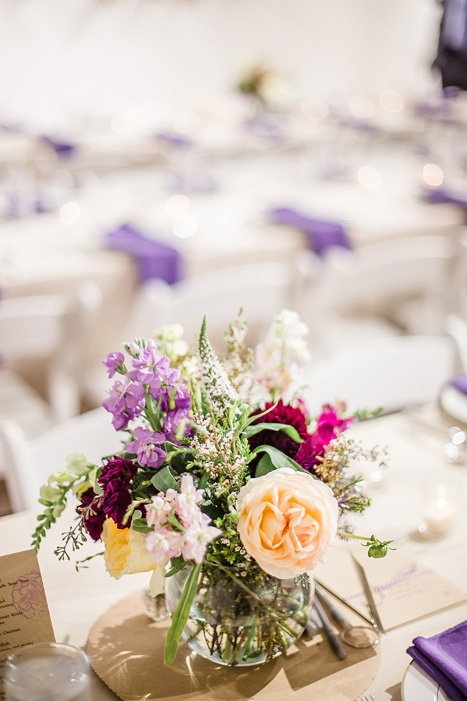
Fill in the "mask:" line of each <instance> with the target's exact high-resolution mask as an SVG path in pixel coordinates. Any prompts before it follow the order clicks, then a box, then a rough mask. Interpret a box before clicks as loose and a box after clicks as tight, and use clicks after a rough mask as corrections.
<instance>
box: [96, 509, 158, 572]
mask: <svg viewBox="0 0 467 701" xmlns="http://www.w3.org/2000/svg"><path fill="white" fill-rule="evenodd" d="M101 538H102V540H103V541H104V543H105V553H104V558H105V566H106V569H107V571H108V572H109V574H110V575H111V576H112V577H114V578H115V579H120V577H121V576H122V574H134V573H135V572H148V571H149V570H153V569H155V568H156V567H157V563H156V562H154V560H153V559H152V557H151V556H150V555H149V554H148V553H147V552H146V550H145V548H144V535H143V534H142V533H138V532H137V531H133V530H132V529H131V528H117V524H116V523H115V521H113V520H112V519H111V518H108V519H106V520H105V521H104V527H103V530H102V536H101Z"/></svg>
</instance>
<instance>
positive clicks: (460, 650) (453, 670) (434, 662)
mask: <svg viewBox="0 0 467 701" xmlns="http://www.w3.org/2000/svg"><path fill="white" fill-rule="evenodd" d="M412 642H413V645H412V646H411V647H409V648H408V650H407V652H408V654H409V655H410V656H411V657H412V658H413V659H414V660H415V662H416V663H417V664H418V665H419V666H420V667H421V668H422V669H423V670H424V671H425V672H427V674H429V675H430V677H432V679H433V680H434V681H435V682H436V683H437V684H439V685H440V687H441V688H442V689H444V691H445V692H446V693H447V694H448V695H449V696H450V697H451V698H452V699H453V701H467V621H463V623H459V625H457V626H455V627H454V628H449V629H448V630H445V631H443V632H442V633H438V634H437V635H433V636H432V637H431V638H424V637H422V636H421V635H420V636H418V637H417V638H414V639H413V641H412Z"/></svg>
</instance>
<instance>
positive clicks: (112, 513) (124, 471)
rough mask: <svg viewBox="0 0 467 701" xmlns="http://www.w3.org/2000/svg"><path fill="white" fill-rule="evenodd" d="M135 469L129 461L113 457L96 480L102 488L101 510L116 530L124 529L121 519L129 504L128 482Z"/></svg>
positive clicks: (136, 467) (135, 466)
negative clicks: (111, 521) (114, 525)
mask: <svg viewBox="0 0 467 701" xmlns="http://www.w3.org/2000/svg"><path fill="white" fill-rule="evenodd" d="M137 469H138V466H137V465H135V464H134V463H133V462H132V461H131V460H128V459H127V458H119V457H118V456H115V457H114V458H113V459H112V460H109V461H108V462H107V463H106V464H105V465H104V466H103V467H102V470H101V474H100V475H99V477H98V479H97V481H98V483H99V485H100V486H101V487H102V497H101V506H102V510H103V511H104V513H105V515H106V516H108V517H109V518H111V519H112V520H113V521H115V523H116V524H117V527H118V528H126V525H124V524H123V517H124V516H125V513H126V510H127V509H128V507H129V506H130V504H131V495H130V482H131V480H132V478H133V477H134V476H135V474H136V472H137Z"/></svg>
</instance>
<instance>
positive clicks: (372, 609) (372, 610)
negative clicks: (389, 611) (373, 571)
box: [350, 553, 384, 635]
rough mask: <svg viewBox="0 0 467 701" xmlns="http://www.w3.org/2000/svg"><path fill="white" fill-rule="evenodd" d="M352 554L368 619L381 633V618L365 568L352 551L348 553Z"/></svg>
mask: <svg viewBox="0 0 467 701" xmlns="http://www.w3.org/2000/svg"><path fill="white" fill-rule="evenodd" d="M350 554H351V556H352V560H353V563H354V565H355V569H356V570H357V575H358V579H359V581H360V585H361V587H362V589H363V593H364V594H365V599H366V603H367V606H368V612H369V614H370V620H371V624H372V625H373V627H374V628H375V630H376V632H377V633H378V634H379V635H381V634H382V633H384V628H383V624H382V623H381V618H380V617H379V613H378V609H377V608H376V604H375V600H374V598H373V594H372V591H371V588H370V585H369V584H368V579H367V577H366V574H365V570H364V569H363V567H362V565H361V564H360V563H359V561H358V560H357V558H356V557H355V555H354V554H353V553H350Z"/></svg>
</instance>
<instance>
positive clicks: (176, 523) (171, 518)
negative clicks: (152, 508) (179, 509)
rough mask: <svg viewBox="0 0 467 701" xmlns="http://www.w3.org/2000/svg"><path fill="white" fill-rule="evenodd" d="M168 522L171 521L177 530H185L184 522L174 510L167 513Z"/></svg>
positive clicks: (181, 531)
mask: <svg viewBox="0 0 467 701" xmlns="http://www.w3.org/2000/svg"><path fill="white" fill-rule="evenodd" d="M167 522H168V523H170V525H171V526H172V528H175V530H176V531H180V533H184V532H185V528H184V526H183V523H182V522H181V521H180V519H178V518H177V516H176V515H175V513H174V512H173V510H172V511H171V512H170V513H169V514H168V515H167Z"/></svg>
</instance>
